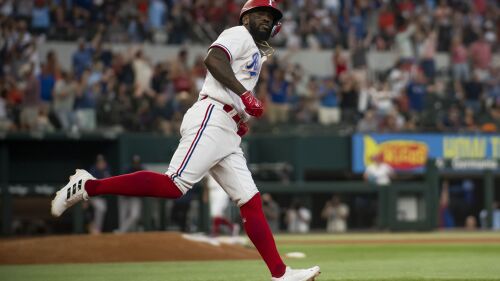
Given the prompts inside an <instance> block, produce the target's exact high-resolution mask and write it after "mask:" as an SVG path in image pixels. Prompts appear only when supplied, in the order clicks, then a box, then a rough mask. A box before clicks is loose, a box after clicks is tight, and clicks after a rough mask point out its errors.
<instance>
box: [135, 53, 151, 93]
mask: <svg viewBox="0 0 500 281" xmlns="http://www.w3.org/2000/svg"><path fill="white" fill-rule="evenodd" d="M132 66H133V69H134V77H135V85H134V87H135V93H134V96H136V97H141V96H142V95H144V94H146V95H154V93H152V92H151V78H152V77H153V68H152V66H151V64H150V62H149V60H148V59H147V58H145V57H144V52H143V51H142V50H141V49H139V50H137V52H136V53H135V57H134V60H133V61H132Z"/></svg>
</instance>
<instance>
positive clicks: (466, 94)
mask: <svg viewBox="0 0 500 281" xmlns="http://www.w3.org/2000/svg"><path fill="white" fill-rule="evenodd" d="M480 75H481V73H480V71H479V70H477V69H476V70H475V71H474V72H473V73H472V79H471V80H469V81H465V82H464V83H463V84H462V87H461V88H459V89H460V91H461V94H460V96H462V97H463V100H464V102H465V107H466V108H470V109H471V110H472V111H473V112H474V113H477V112H479V111H480V110H481V103H482V100H483V98H484V85H483V83H482V82H481V80H480Z"/></svg>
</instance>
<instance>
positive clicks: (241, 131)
mask: <svg viewBox="0 0 500 281" xmlns="http://www.w3.org/2000/svg"><path fill="white" fill-rule="evenodd" d="M236 133H237V134H238V136H240V137H243V136H244V135H246V134H247V133H248V125H247V123H245V122H241V123H240V124H238V131H237V132H236Z"/></svg>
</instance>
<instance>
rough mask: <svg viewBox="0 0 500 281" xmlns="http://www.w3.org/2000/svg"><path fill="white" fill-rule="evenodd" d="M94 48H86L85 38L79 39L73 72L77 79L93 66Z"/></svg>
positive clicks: (74, 55)
mask: <svg viewBox="0 0 500 281" xmlns="http://www.w3.org/2000/svg"><path fill="white" fill-rule="evenodd" d="M92 55H93V48H92V47H86V46H85V40H84V39H83V38H80V39H78V50H77V51H76V52H75V53H74V54H73V72H74V73H75V76H76V77H77V78H80V76H81V75H82V74H83V71H84V70H85V69H87V68H90V66H91V64H92Z"/></svg>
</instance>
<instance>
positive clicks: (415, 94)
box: [406, 71, 427, 113]
mask: <svg viewBox="0 0 500 281" xmlns="http://www.w3.org/2000/svg"><path fill="white" fill-rule="evenodd" d="M406 95H407V97H408V103H409V109H410V111H411V112H412V113H421V112H422V111H423V110H424V105H425V103H424V100H425V97H426V95H427V84H426V78H425V75H424V73H423V72H422V71H417V73H416V74H415V76H414V78H413V79H412V80H411V81H410V83H409V84H408V87H407V89H406Z"/></svg>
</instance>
